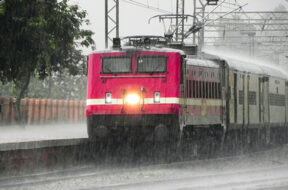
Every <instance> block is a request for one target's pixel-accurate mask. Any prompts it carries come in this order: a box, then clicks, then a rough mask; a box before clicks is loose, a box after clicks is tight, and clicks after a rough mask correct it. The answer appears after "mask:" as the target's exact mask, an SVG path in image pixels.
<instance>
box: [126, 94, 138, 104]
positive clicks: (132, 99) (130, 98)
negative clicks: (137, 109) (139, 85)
mask: <svg viewBox="0 0 288 190" xmlns="http://www.w3.org/2000/svg"><path fill="white" fill-rule="evenodd" d="M125 102H127V103H128V104H138V103H139V102H140V96H139V95H138V94H128V95H127V96H126V98H125Z"/></svg>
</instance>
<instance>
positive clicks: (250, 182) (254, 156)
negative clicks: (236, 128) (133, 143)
mask: <svg viewBox="0 0 288 190" xmlns="http://www.w3.org/2000/svg"><path fill="white" fill-rule="evenodd" d="M287 155H288V146H287V145H286V146H283V147H280V148H275V149H272V150H266V151H259V152H256V153H250V154H244V155H238V156H228V157H221V158H215V159H204V160H193V161H184V162H173V163H165V164H152V165H149V163H142V164H140V165H139V163H138V164H131V165H129V166H128V165H124V166H123V164H119V165H113V164H112V165H109V164H108V165H104V166H102V167H99V166H96V165H93V164H91V165H86V166H82V167H75V168H72V169H64V170H57V171H50V172H42V173H38V174H32V175H23V176H17V177H2V178H0V189H231V188H235V189H243V188H244V189H267V188H268V189H269V187H270V189H271V187H273V189H274V187H275V188H276V189H277V188H278V189H281V188H286V187H287V186H288V159H287ZM168 187H169V188H168Z"/></svg>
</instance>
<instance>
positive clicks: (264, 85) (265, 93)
mask: <svg viewBox="0 0 288 190" xmlns="http://www.w3.org/2000/svg"><path fill="white" fill-rule="evenodd" d="M261 96H262V97H261V98H262V106H261V108H262V109H261V110H262V112H261V115H262V123H264V124H268V123H269V122H270V113H269V78H268V77H263V78H262V81H261Z"/></svg>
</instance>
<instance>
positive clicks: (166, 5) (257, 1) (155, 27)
mask: <svg viewBox="0 0 288 190" xmlns="http://www.w3.org/2000/svg"><path fill="white" fill-rule="evenodd" d="M109 1H111V2H112V0H109ZM127 1H130V0H119V3H120V5H119V6H120V10H119V12H120V21H119V22H120V37H123V36H128V35H161V36H163V34H164V26H163V23H159V21H158V19H153V20H152V21H151V22H150V24H148V20H149V18H151V17H152V16H154V15H159V14H163V13H161V12H158V11H154V10H151V9H147V8H143V7H139V6H135V5H132V4H130V3H127ZM134 1H136V2H140V3H143V4H148V5H149V6H153V7H158V8H160V9H164V10H167V11H169V12H173V13H174V12H175V6H176V0H134ZM235 1H236V2H238V4H240V5H245V4H247V5H246V6H245V7H243V10H245V11H273V10H274V9H275V8H276V7H277V6H279V4H282V5H283V6H285V7H286V9H287V10H288V0H226V2H230V3H235ZM104 2H105V0H70V3H71V4H78V5H79V6H80V7H81V8H82V9H83V10H86V11H87V13H88V16H87V18H88V19H89V20H90V25H89V26H85V27H84V28H88V29H90V30H92V31H93V32H94V33H95V35H94V36H93V39H94V41H95V43H96V48H97V49H103V48H104V47H105V14H104V10H105V4H104ZM192 2H193V1H192V0H186V1H185V13H186V14H193V3H192ZM211 8H213V7H210V9H211ZM234 8H236V7H234V6H229V5H228V4H226V5H225V7H221V8H220V7H219V8H217V9H216V11H227V10H230V11H231V10H232V9H234ZM166 27H167V25H166ZM89 51H90V50H84V52H85V53H89Z"/></svg>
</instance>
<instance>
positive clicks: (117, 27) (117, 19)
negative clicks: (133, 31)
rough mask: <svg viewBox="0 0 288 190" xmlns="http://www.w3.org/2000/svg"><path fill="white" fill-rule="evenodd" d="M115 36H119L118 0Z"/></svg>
mask: <svg viewBox="0 0 288 190" xmlns="http://www.w3.org/2000/svg"><path fill="white" fill-rule="evenodd" d="M116 38H119V0H116Z"/></svg>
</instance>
